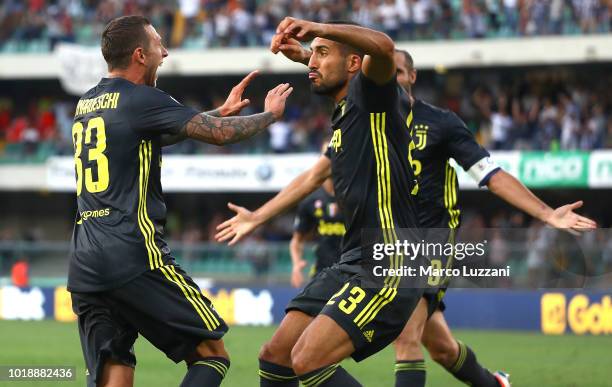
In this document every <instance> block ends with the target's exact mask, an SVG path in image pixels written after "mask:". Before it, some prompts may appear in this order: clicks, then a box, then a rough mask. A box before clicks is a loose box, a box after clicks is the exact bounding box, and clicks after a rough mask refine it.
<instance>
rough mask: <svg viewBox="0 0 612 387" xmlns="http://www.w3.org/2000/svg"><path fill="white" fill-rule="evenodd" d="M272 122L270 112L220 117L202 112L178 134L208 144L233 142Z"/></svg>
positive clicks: (247, 136) (260, 129)
mask: <svg viewBox="0 0 612 387" xmlns="http://www.w3.org/2000/svg"><path fill="white" fill-rule="evenodd" d="M273 122H274V115H273V114H272V113H271V112H265V113H259V114H253V115H251V116H241V117H222V118H220V117H213V116H210V115H207V114H206V113H203V114H197V115H195V116H194V117H193V118H192V119H191V120H190V121H189V122H187V124H185V126H184V127H183V129H181V132H180V133H179V134H183V133H184V135H185V136H186V137H189V138H193V139H194V140H198V141H202V142H207V143H209V144H215V145H225V144H233V143H235V142H239V141H242V140H245V139H247V138H249V137H252V136H254V135H255V134H257V133H259V132H261V131H262V130H263V129H265V128H267V127H268V126H269V125H270V124H271V123H273Z"/></svg>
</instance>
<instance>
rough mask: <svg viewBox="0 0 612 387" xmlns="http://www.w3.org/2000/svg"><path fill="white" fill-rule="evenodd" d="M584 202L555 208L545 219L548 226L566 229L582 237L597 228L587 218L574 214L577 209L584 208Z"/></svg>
mask: <svg viewBox="0 0 612 387" xmlns="http://www.w3.org/2000/svg"><path fill="white" fill-rule="evenodd" d="M582 204H583V202H582V200H579V201H577V202H575V203H572V204H566V205H564V206H561V207H558V208H555V209H554V210H553V212H551V213H550V215H549V216H548V218H546V219H545V221H546V224H548V225H549V226H551V227H554V228H559V229H566V230H567V231H569V232H570V233H572V234H574V235H580V233H582V232H584V231H590V230H593V229H595V228H597V223H596V222H595V221H594V220H592V219H589V218H587V217H585V216H582V215H578V214H577V213H575V212H574V210H575V209H578V208H580V207H582Z"/></svg>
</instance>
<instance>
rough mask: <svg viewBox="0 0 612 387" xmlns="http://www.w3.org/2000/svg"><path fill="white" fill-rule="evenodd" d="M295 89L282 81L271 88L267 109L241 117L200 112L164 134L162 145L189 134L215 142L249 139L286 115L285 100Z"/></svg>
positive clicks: (217, 143)
mask: <svg viewBox="0 0 612 387" xmlns="http://www.w3.org/2000/svg"><path fill="white" fill-rule="evenodd" d="M292 91H293V88H292V87H291V86H290V85H289V84H288V83H283V84H280V85H278V86H277V87H275V88H274V89H272V90H270V91H269V92H268V95H267V96H266V101H265V109H264V112H263V113H258V114H253V115H250V116H240V117H217V116H215V115H216V114H224V113H227V112H228V110H226V111H222V110H221V109H217V110H213V111H212V113H213V114H215V115H210V114H209V113H200V114H196V115H195V116H194V117H193V118H192V119H191V120H189V121H188V122H187V123H186V124H185V126H183V128H182V129H181V130H180V131H179V132H178V133H177V134H175V135H172V136H165V137H164V138H162V145H171V144H174V143H177V142H179V141H182V140H184V139H187V138H191V139H194V140H198V141H202V142H206V143H209V144H214V145H227V144H233V143H236V142H239V141H242V140H245V139H247V138H249V137H252V136H254V135H255V134H257V133H259V132H261V131H262V130H263V129H265V128H267V127H268V126H269V125H270V124H272V123H273V122H274V121H276V120H278V119H280V118H281V117H282V115H283V111H284V110H285V102H286V100H287V98H288V97H289V95H290V94H291V92H292ZM245 101H246V103H245V102H244V101H243V102H242V103H238V105H244V106H246V105H247V104H248V100H245ZM224 105H225V104H224ZM231 106H235V105H231ZM231 106H230V108H231ZM244 106H243V107H244ZM226 109H227V108H226ZM235 109H236V108H235V107H234V110H235ZM240 109H241V108H240ZM229 111H230V112H231V111H232V110H231V109H230V110H229Z"/></svg>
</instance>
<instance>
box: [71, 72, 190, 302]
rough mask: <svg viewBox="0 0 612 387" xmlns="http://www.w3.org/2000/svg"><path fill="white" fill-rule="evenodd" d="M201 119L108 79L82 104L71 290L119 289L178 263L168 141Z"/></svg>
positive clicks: (159, 95)
mask: <svg viewBox="0 0 612 387" xmlns="http://www.w3.org/2000/svg"><path fill="white" fill-rule="evenodd" d="M197 113H198V111H196V110H195V109H192V108H189V107H186V106H183V105H181V104H180V103H179V102H177V101H176V100H175V99H173V98H172V97H171V96H170V95H168V94H166V93H165V92H163V91H161V90H159V89H157V88H154V87H149V86H144V85H136V84H134V83H132V82H130V81H128V80H126V79H123V78H103V79H102V80H101V81H100V83H98V85H97V86H95V87H94V88H92V89H91V90H89V91H87V92H86V93H85V94H84V95H83V97H82V98H81V99H80V100H79V102H78V104H77V107H76V112H75V116H74V124H73V127H72V139H73V144H74V161H75V172H76V195H77V214H76V220H75V225H74V231H73V235H72V242H71V251H70V256H71V257H70V267H69V274H68V289H69V290H70V291H75V292H93V291H102V290H108V289H112V288H114V287H117V286H120V285H122V284H124V283H126V282H127V281H129V280H130V279H132V278H134V277H136V276H137V275H139V274H141V273H143V272H144V271H146V270H153V269H155V268H157V267H159V266H161V265H163V264H164V262H167V260H169V259H171V258H170V257H169V254H170V250H169V248H168V246H167V245H166V242H164V239H163V235H164V224H165V218H166V206H165V203H164V198H163V196H162V187H161V180H160V171H161V143H160V138H161V135H162V134H175V133H177V132H178V131H179V130H180V129H181V128H182V127H183V126H184V125H185V124H186V123H187V122H188V121H189V120H190V119H191V118H192V117H193V116H194V115H196V114H197Z"/></svg>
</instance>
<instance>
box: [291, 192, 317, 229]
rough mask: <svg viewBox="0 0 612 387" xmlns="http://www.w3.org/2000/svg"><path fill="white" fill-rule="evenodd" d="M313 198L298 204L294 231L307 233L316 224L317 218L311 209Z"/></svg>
mask: <svg viewBox="0 0 612 387" xmlns="http://www.w3.org/2000/svg"><path fill="white" fill-rule="evenodd" d="M311 207H312V200H306V201H303V202H302V203H300V205H299V206H298V211H297V214H296V215H295V220H294V222H293V231H295V232H299V233H302V234H305V233H307V232H310V231H311V230H312V229H314V228H315V226H316V219H315V217H314V216H313V215H312V211H311Z"/></svg>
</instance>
